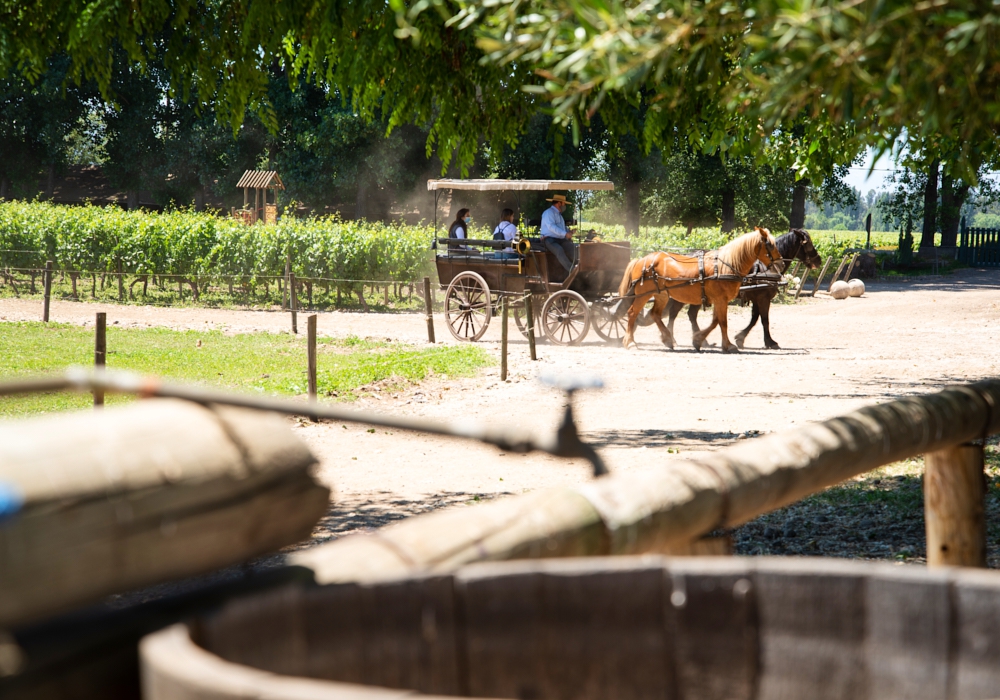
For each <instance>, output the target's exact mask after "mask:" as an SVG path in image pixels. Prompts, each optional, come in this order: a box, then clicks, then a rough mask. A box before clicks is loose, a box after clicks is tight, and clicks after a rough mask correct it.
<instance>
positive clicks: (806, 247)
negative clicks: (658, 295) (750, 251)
mask: <svg viewBox="0 0 1000 700" xmlns="http://www.w3.org/2000/svg"><path fill="white" fill-rule="evenodd" d="M775 244H776V245H777V247H778V252H779V253H781V257H782V260H779V261H777V262H775V264H774V267H772V268H770V269H771V271H773V272H776V273H778V274H782V273H784V272H785V270H786V269H788V263H789V262H790V261H792V260H801V261H802V262H804V263H805V264H806V267H807V268H808V269H810V270H814V269H816V268H817V267H819V266H820V265H822V264H823V260H822V258H820V256H819V253H818V252H816V246H814V245H813V242H812V236H810V235H809V232H808V231H806V230H805V229H802V228H793V229H792V230H791V231H789V232H788V233H786V234H785V235H784V236H778V238H777V239H776V240H775ZM764 272H767V269H765V268H764V266H763V265H761V264H760V263H758V264H756V265H754V266H753V269H752V270H751V271H750V274H751V275H753V274H759V273H764ZM776 296H778V285H776V284H775V285H774V286H763V287H760V286H758V287H757V288H756V289H753V288H751V289H741V290H740V293H739V298H740V301H748V302H750V304H752V307H753V308H752V315H751V317H750V325H748V326H747V327H746V328H744V329H743V330H741V331H740V332H739V333H737V334H736V337H735V338H734V340H735V341H736V347H738V348H739V349H740V350H742V349H743V341H744V340H746V337H747V334H748V333H749V332H750V330H751V329H752V328H753V327H754V326H755V325H756V324H757V319H758V318H759V319H760V323H761V326H763V328H764V347H765V348H767V349H768V350H780V349H781V348H780V347H779V346H778V344H777V343H776V342H774V339H773V338H771V325H770V319H769V314H770V310H771V300H772V299H774V297H776ZM683 306H684V304H683V303H681V302H679V301H677V300H676V299H671V300H670V303H668V304H667V334H668V335H669V336H670V337H671V338H673V334H674V319H676V318H677V314H678V312H679V311H680V310H681V308H682V307H683ZM699 307H700V304H691V306H689V307H688V318H689V319H690V321H691V334H692V335H694V334H696V333H697V332H698V331H699V330H700V329H699V328H698V308H699Z"/></svg>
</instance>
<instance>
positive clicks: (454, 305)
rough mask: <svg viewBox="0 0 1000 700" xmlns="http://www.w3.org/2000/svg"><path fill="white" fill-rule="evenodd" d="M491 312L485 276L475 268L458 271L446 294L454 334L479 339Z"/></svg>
mask: <svg viewBox="0 0 1000 700" xmlns="http://www.w3.org/2000/svg"><path fill="white" fill-rule="evenodd" d="M492 315H493V307H492V304H491V303H490V288H489V285H487V284H486V280H484V279H483V278H482V277H481V276H480V275H477V274H476V273H475V272H462V273H460V274H458V275H456V276H455V279H453V280H452V281H451V284H449V285H448V291H447V292H445V295H444V318H445V322H446V323H447V324H448V330H449V331H451V334H452V335H453V336H455V338H456V339H457V340H467V341H474V340H479V339H480V338H482V337H483V333H485V332H486V327H487V326H489V325H490V317H491V316H492Z"/></svg>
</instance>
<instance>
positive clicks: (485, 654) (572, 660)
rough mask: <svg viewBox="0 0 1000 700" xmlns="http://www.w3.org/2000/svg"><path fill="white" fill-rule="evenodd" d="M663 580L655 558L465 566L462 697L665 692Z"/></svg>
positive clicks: (460, 589)
mask: <svg viewBox="0 0 1000 700" xmlns="http://www.w3.org/2000/svg"><path fill="white" fill-rule="evenodd" d="M664 582H665V579H664V572H663V567H662V561H661V560H659V559H655V558H649V559H647V560H645V561H641V560H640V561H637V560H632V561H613V560H612V561H609V560H606V559H605V560H598V561H592V560H575V561H566V562H532V563H524V564H505V565H502V566H500V565H486V564H484V565H477V566H474V567H468V568H466V569H464V570H463V571H462V572H461V573H460V574H459V575H458V577H457V579H456V593H457V595H458V596H459V599H460V601H461V606H462V610H463V618H464V620H465V625H466V627H465V640H466V663H467V668H468V688H467V694H470V695H473V696H495V697H507V698H548V699H551V700H561V699H566V700H571V699H572V700H591V699H597V698H602V699H603V698H609V697H614V698H619V699H621V700H633V699H639V698H651V699H652V698H656V699H658V700H659V699H662V698H669V697H672V693H671V692H670V686H671V682H672V681H671V677H670V675H671V674H670V668H669V664H668V663H665V661H667V660H668V653H669V646H668V639H667V634H666V629H665V626H664V613H665V611H664V603H665V597H666V596H665V590H664Z"/></svg>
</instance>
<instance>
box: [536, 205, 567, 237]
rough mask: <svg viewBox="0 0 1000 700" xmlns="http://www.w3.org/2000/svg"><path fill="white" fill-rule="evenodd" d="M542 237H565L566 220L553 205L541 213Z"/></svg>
mask: <svg viewBox="0 0 1000 700" xmlns="http://www.w3.org/2000/svg"><path fill="white" fill-rule="evenodd" d="M541 234H542V238H566V220H565V219H564V218H563V215H562V212H561V211H559V210H558V209H556V207H555V205H553V206H551V207H549V208H548V209H546V210H545V212H544V213H543V214H542V231H541Z"/></svg>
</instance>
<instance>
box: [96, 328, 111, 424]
mask: <svg viewBox="0 0 1000 700" xmlns="http://www.w3.org/2000/svg"><path fill="white" fill-rule="evenodd" d="M107 323H108V315H107V314H106V313H104V312H103V311H100V312H98V314H97V322H96V323H95V324H94V369H97V370H102V369H104V366H105V364H106V360H107V355H108V352H107V350H108V341H107ZM103 405H104V391H103V390H102V389H94V408H100V407H101V406H103Z"/></svg>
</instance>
